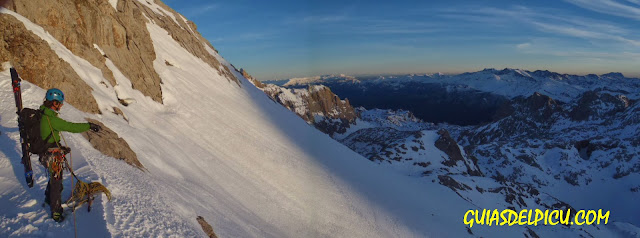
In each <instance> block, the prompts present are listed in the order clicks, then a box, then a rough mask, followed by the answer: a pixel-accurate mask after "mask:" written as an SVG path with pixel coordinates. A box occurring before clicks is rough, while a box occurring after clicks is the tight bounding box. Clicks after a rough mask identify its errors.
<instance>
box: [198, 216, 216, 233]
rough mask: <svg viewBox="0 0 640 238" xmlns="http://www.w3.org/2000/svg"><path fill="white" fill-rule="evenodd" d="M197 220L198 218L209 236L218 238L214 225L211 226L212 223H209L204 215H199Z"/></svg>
mask: <svg viewBox="0 0 640 238" xmlns="http://www.w3.org/2000/svg"><path fill="white" fill-rule="evenodd" d="M196 220H198V223H199V224H200V226H201V227H202V230H203V231H204V233H205V234H207V236H209V238H218V236H217V235H216V233H215V232H214V231H213V227H211V225H209V223H208V222H207V221H206V220H205V219H204V218H203V217H201V216H198V218H196Z"/></svg>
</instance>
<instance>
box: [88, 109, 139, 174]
mask: <svg viewBox="0 0 640 238" xmlns="http://www.w3.org/2000/svg"><path fill="white" fill-rule="evenodd" d="M87 121H89V122H91V123H95V124H98V125H100V126H101V127H102V130H100V131H99V132H97V133H96V132H92V131H87V132H84V133H82V136H84V138H86V139H87V140H88V141H89V142H90V143H91V145H92V146H93V148H95V149H96V150H98V151H100V152H101V153H102V154H105V155H107V156H111V157H113V158H116V159H119V160H124V161H125V162H127V164H129V165H131V166H134V167H136V168H138V169H141V170H143V169H144V166H143V165H142V164H141V163H140V161H138V156H137V155H136V153H135V152H133V150H131V147H129V144H128V143H127V141H125V140H124V139H122V138H120V137H119V136H118V134H116V133H115V132H113V131H112V130H111V129H109V128H108V127H106V126H105V125H104V124H102V123H101V122H99V121H96V120H93V119H87Z"/></svg>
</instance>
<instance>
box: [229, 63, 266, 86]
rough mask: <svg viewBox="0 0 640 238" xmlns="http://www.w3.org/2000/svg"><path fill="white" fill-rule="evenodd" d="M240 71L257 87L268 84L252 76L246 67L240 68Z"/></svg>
mask: <svg viewBox="0 0 640 238" xmlns="http://www.w3.org/2000/svg"><path fill="white" fill-rule="evenodd" d="M234 68H235V67H234ZM238 72H240V73H241V74H242V76H244V77H245V78H246V79H248V80H249V81H251V83H253V85H255V86H256V87H257V88H264V87H265V86H266V85H265V84H263V83H262V82H260V81H258V80H257V79H256V78H254V77H253V76H251V74H249V72H247V71H246V70H245V69H243V68H240V70H239V71H238Z"/></svg>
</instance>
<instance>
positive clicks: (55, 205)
mask: <svg viewBox="0 0 640 238" xmlns="http://www.w3.org/2000/svg"><path fill="white" fill-rule="evenodd" d="M44 196H45V199H46V200H47V201H49V206H50V207H51V214H52V215H53V213H54V212H59V213H62V179H56V178H53V177H50V178H49V183H48V184H47V190H45V191H44Z"/></svg>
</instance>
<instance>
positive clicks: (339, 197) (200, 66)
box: [0, 10, 522, 237]
mask: <svg viewBox="0 0 640 238" xmlns="http://www.w3.org/2000/svg"><path fill="white" fill-rule="evenodd" d="M3 11H4V10H3ZM19 19H20V20H21V21H23V22H24V23H25V25H27V27H28V28H29V29H30V30H32V31H39V29H41V28H38V27H37V26H35V25H34V24H33V23H31V22H29V21H28V20H26V19H25V18H19ZM148 30H149V32H150V34H151V35H152V39H153V44H154V49H155V52H156V56H157V59H156V60H155V61H154V68H155V69H156V71H157V72H158V74H159V75H160V76H161V77H162V80H163V85H162V91H163V97H164V98H163V102H164V103H165V104H164V105H163V104H159V103H157V102H155V101H153V100H152V99H151V98H149V97H145V96H144V95H143V94H142V93H140V92H138V91H136V90H134V89H132V88H131V86H130V85H131V83H130V82H129V80H128V79H127V78H126V77H124V75H123V74H122V73H121V72H119V70H118V69H117V67H115V66H114V65H113V64H112V63H109V61H108V60H107V65H108V67H109V68H110V69H111V70H112V71H113V72H114V76H115V79H116V82H117V85H109V84H108V83H104V84H103V83H102V82H104V81H105V80H104V78H103V76H102V74H101V72H100V70H98V69H97V68H95V67H93V66H91V65H90V64H87V63H85V62H86V61H84V60H83V59H81V58H79V57H77V56H75V55H73V54H71V53H70V52H69V51H68V50H66V49H65V48H64V47H63V46H62V44H60V43H59V42H57V41H56V40H55V39H53V38H47V37H46V35H39V36H40V37H43V38H46V39H47V40H48V41H49V43H50V44H51V47H52V48H55V49H56V52H57V53H58V54H59V56H60V57H61V58H63V59H64V60H65V61H67V62H69V63H70V64H72V66H73V67H74V69H75V70H76V71H78V73H79V74H80V75H81V77H82V78H83V79H85V80H86V81H87V82H88V84H89V85H90V86H91V87H92V88H93V90H94V91H93V95H94V97H95V98H96V100H97V101H98V104H99V106H100V107H101V109H104V110H103V111H104V112H109V111H111V110H109V109H112V108H113V107H114V106H121V105H120V104H119V102H118V98H117V97H116V94H117V95H125V96H126V97H127V98H128V99H129V102H132V103H131V104H129V106H127V107H121V109H122V112H123V113H124V114H125V117H126V118H127V119H128V121H126V120H124V119H123V118H122V117H121V116H119V115H116V114H111V113H105V114H101V115H90V114H86V113H82V112H80V111H78V110H76V109H75V108H73V106H72V105H66V106H65V107H64V108H63V110H62V114H61V115H62V117H63V118H65V119H67V120H70V121H75V122H82V121H84V120H85V118H87V117H89V118H93V119H97V120H99V121H101V122H103V123H104V124H105V125H106V126H107V127H109V128H111V129H112V130H113V131H115V132H117V133H118V134H119V135H120V136H121V137H122V138H124V139H125V140H126V141H127V142H128V143H129V145H130V146H131V148H132V149H133V151H135V152H136V153H137V155H138V158H139V160H140V162H141V163H142V164H143V165H144V166H145V167H146V168H147V169H148V171H140V170H137V169H135V168H132V167H130V166H128V165H126V164H125V163H124V162H121V161H118V160H115V159H113V158H109V157H106V156H104V155H102V154H100V153H99V152H97V151H96V150H95V149H93V148H92V147H91V145H90V144H89V143H88V142H87V141H86V140H85V139H84V138H82V137H81V136H80V135H78V134H68V133H65V134H66V135H65V137H66V139H67V142H68V144H69V146H70V147H72V148H73V162H74V164H73V166H74V169H75V171H76V173H77V174H78V175H79V177H80V178H81V179H83V180H86V181H94V180H96V181H100V182H102V183H103V184H104V185H105V186H107V187H108V188H109V189H110V190H111V192H112V195H113V200H112V201H111V202H107V201H106V200H105V199H104V198H99V199H98V201H97V202H96V204H94V210H92V212H91V213H87V212H86V211H85V210H84V209H82V210H79V211H78V212H77V214H76V216H77V218H78V219H77V224H78V228H77V229H78V235H79V236H81V237H86V236H98V237H104V236H116V237H197V236H202V235H203V233H202V231H201V228H200V226H199V224H198V223H197V221H196V217H197V216H203V217H204V218H206V219H207V220H208V221H209V223H210V224H212V226H213V227H214V229H215V231H216V233H217V234H218V235H219V236H221V237H326V236H334V237H424V236H429V235H433V236H448V235H453V236H462V235H464V234H467V231H466V230H465V229H464V225H463V224H462V223H461V222H460V220H461V216H462V215H463V214H464V212H465V211H466V210H467V209H472V208H474V206H473V205H471V204H468V203H467V202H465V201H464V200H462V199H461V198H459V197H458V196H456V195H455V193H453V192H451V191H449V190H447V189H446V188H443V187H441V186H437V185H432V184H428V183H422V182H420V181H417V180H414V179H411V178H408V177H405V176H402V175H397V174H395V173H393V172H390V171H387V170H386V169H384V168H381V167H380V166H377V165H376V164H373V163H370V162H369V161H368V160H366V159H365V158H363V157H362V156H360V155H358V154H356V153H355V152H353V151H351V150H349V149H348V148H346V147H344V146H342V145H340V144H339V143H337V142H335V141H333V140H332V139H331V138H329V137H328V136H326V135H324V134H322V133H320V132H318V131H317V130H315V129H313V128H311V127H309V126H308V125H307V124H306V123H305V122H304V121H303V120H301V119H299V118H298V117H297V116H295V115H293V114H292V113H290V112H288V111H287V110H286V109H285V108H283V107H281V106H280V105H278V104H276V103H274V102H272V101H271V100H269V99H268V97H267V96H266V95H264V93H262V92H261V91H259V90H258V89H256V88H254V87H250V86H249V85H250V83H249V82H248V81H247V80H246V79H245V78H243V77H241V75H239V74H236V75H235V76H236V77H238V78H240V79H241V82H242V86H240V85H238V84H235V83H233V82H230V80H229V79H228V78H226V77H225V76H223V74H221V73H220V71H219V69H214V68H211V67H210V66H209V65H208V64H207V63H205V62H203V61H202V60H200V59H199V58H197V57H195V56H193V55H191V54H190V53H188V51H186V50H185V49H183V48H182V47H180V44H178V43H177V42H175V41H174V40H173V39H172V38H171V36H169V34H168V33H167V32H166V31H165V30H163V29H162V28H160V27H159V26H157V25H154V24H153V23H149V25H148ZM40 33H41V34H46V33H43V32H40ZM61 47H62V48H61ZM209 50H210V53H211V54H212V55H214V56H215V57H217V58H218V59H219V60H220V61H221V63H223V64H225V65H228V62H226V61H225V60H224V59H222V58H221V57H220V56H219V55H217V53H215V52H214V51H213V49H210V48H209ZM167 61H168V62H176V64H174V66H168V65H167V64H165V62H167ZM3 68H4V69H7V68H8V66H6V67H3ZM9 81H10V80H9V73H8V70H5V71H3V72H1V73H0V103H1V104H2V107H0V118H1V119H0V125H1V127H2V128H1V129H2V135H0V141H2V144H1V146H0V170H1V171H2V173H0V178H1V179H0V191H2V192H0V201H1V203H0V204H1V205H0V230H1V231H2V232H0V236H5V235H7V236H9V235H11V236H18V237H20V236H22V237H32V236H54V237H56V236H57V237H70V236H72V235H73V233H74V227H73V223H72V220H73V219H68V220H67V221H66V222H63V223H61V224H57V223H54V222H52V221H51V220H50V219H49V218H48V217H49V214H48V212H47V208H43V207H41V206H40V205H39V204H40V203H41V201H42V199H43V195H42V194H43V191H44V187H45V186H46V182H47V178H46V175H45V171H44V169H42V168H41V167H39V165H38V164H37V163H36V161H37V160H36V158H35V157H34V158H32V161H33V163H34V170H35V171H34V172H35V174H36V186H35V187H34V188H32V189H28V188H26V186H25V185H24V183H23V174H22V165H20V163H19V159H20V149H19V133H18V130H17V123H16V115H15V112H14V110H13V108H14V102H13V99H12V95H11V94H12V93H11V86H10V82H9ZM23 86H24V87H23V89H24V95H25V96H24V101H25V106H27V107H36V106H38V105H39V103H40V102H41V100H42V98H43V95H44V89H41V88H38V87H36V86H34V85H31V84H29V83H28V82H25V83H23ZM67 93H73V92H67ZM65 187H66V188H67V189H66V190H65V193H64V194H63V198H66V197H68V196H69V195H70V188H71V184H70V178H69V176H67V177H66V178H65ZM521 231H522V229H521V228H515V227H514V228H505V229H503V230H501V231H500V233H501V234H505V233H506V234H511V235H516V234H520V233H521ZM477 232H479V233H480V234H492V233H494V232H492V231H491V229H483V228H480V229H479V230H478V231H477Z"/></svg>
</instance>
